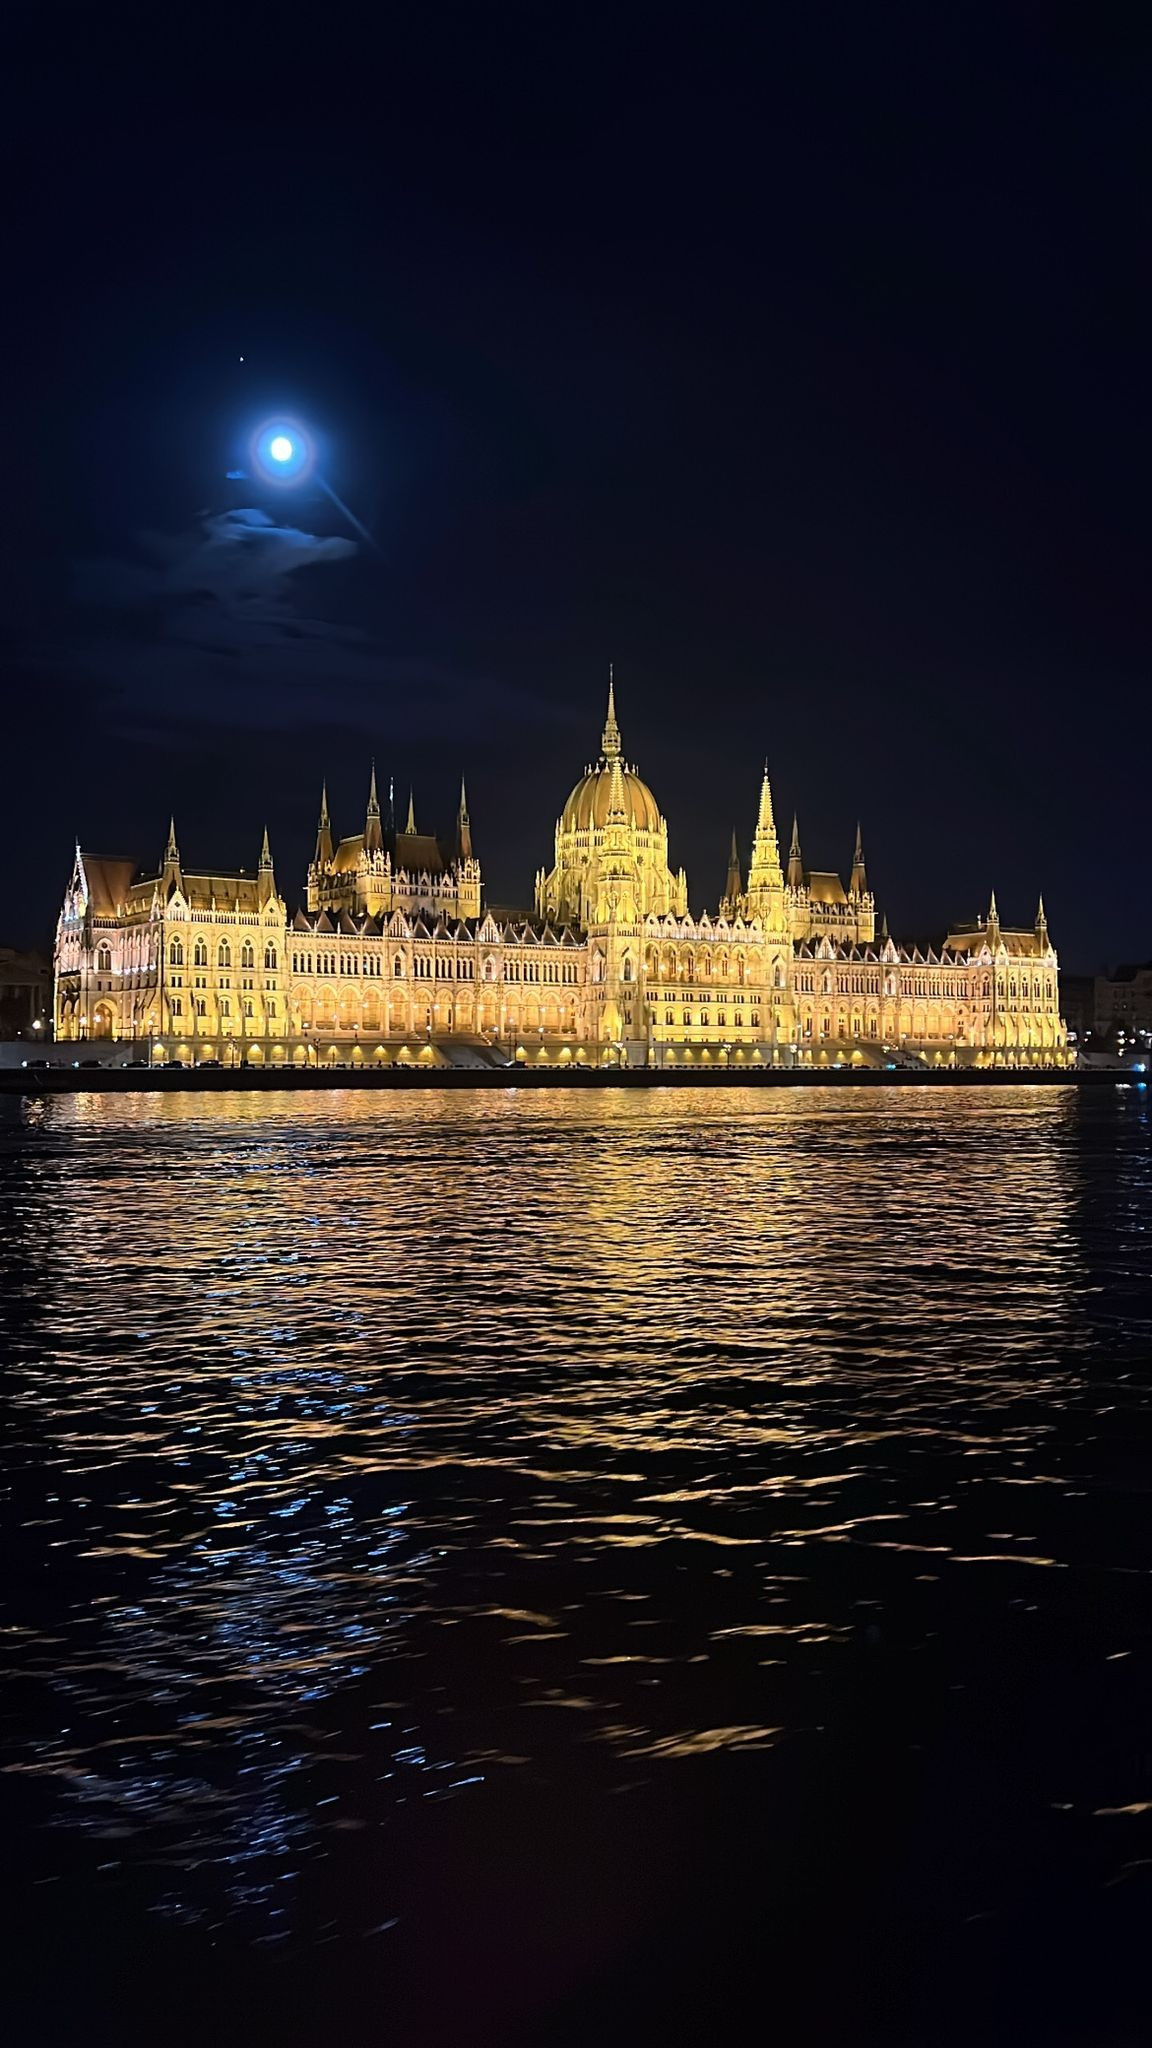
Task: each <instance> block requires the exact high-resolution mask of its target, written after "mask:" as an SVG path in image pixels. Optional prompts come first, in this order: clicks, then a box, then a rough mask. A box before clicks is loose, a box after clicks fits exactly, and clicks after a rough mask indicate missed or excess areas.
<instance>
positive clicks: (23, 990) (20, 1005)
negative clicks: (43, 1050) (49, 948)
mask: <svg viewBox="0 0 1152 2048" xmlns="http://www.w3.org/2000/svg"><path fill="white" fill-rule="evenodd" d="M37 1036H39V1037H42V1038H50V1037H51V1036H52V962H51V961H50V960H49V958H48V956H47V954H45V953H21V952H18V951H17V950H16V948H15V947H13V946H0V1038H36V1037H37Z"/></svg>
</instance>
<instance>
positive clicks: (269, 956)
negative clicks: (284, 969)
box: [264, 946, 276, 974]
mask: <svg viewBox="0 0 1152 2048" xmlns="http://www.w3.org/2000/svg"><path fill="white" fill-rule="evenodd" d="M264 965H265V968H266V969H267V970H268V972H269V973H270V974H275V972H276V948H275V946H265V948H264Z"/></svg>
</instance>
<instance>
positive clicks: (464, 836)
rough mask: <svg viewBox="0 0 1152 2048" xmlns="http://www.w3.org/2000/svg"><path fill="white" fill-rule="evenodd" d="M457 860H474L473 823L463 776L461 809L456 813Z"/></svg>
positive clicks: (461, 782)
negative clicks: (469, 812)
mask: <svg viewBox="0 0 1152 2048" xmlns="http://www.w3.org/2000/svg"><path fill="white" fill-rule="evenodd" d="M456 858H457V860H471V858H472V823H471V820H470V818H469V816H468V795H467V791H466V790H465V788H464V777H463V776H461V777H460V808H459V810H458V811H457V813H456Z"/></svg>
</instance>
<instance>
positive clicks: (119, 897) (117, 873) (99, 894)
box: [80, 853, 136, 917]
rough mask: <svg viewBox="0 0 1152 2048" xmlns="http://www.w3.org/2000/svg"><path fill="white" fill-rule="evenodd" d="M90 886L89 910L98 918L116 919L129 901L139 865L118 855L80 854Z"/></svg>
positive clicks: (85, 876)
mask: <svg viewBox="0 0 1152 2048" xmlns="http://www.w3.org/2000/svg"><path fill="white" fill-rule="evenodd" d="M80 859H81V863H82V865H83V869H84V878H85V880H86V881H87V884H88V908H89V910H91V911H92V913H93V915H94V916H96V917H115V916H116V915H117V914H118V913H119V912H120V911H121V910H122V909H123V907H124V904H125V902H126V901H127V897H128V891H129V889H130V888H131V886H132V882H133V878H134V876H135V874H136V862H135V861H134V860H127V859H125V858H124V857H123V856H122V855H117V854H112V855H109V854H96V853H81V855H80Z"/></svg>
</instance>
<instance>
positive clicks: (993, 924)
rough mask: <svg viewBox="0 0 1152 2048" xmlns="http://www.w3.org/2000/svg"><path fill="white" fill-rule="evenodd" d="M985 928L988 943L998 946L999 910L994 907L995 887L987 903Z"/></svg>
mask: <svg viewBox="0 0 1152 2048" xmlns="http://www.w3.org/2000/svg"><path fill="white" fill-rule="evenodd" d="M986 928H987V933H988V943H989V945H990V946H998V945H999V943H1000V912H999V911H998V910H997V908H996V891H995V889H993V891H992V896H991V900H990V901H989V904H988V917H987V921H986Z"/></svg>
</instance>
